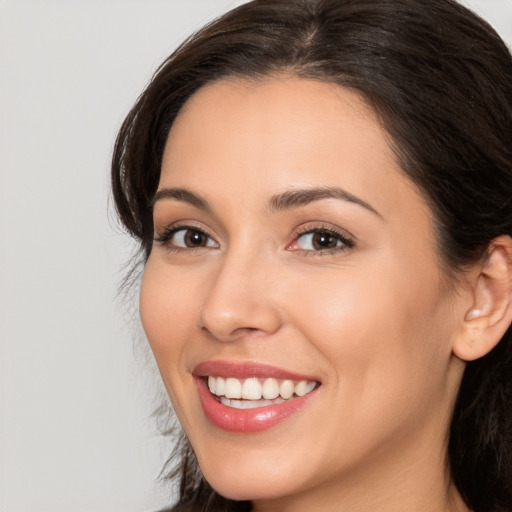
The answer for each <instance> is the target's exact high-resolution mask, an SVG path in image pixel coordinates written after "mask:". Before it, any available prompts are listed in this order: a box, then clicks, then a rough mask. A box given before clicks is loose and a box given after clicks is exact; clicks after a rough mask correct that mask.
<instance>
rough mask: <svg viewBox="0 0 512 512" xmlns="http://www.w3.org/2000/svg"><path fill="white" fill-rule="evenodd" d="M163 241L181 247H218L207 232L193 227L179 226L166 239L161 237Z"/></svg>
mask: <svg viewBox="0 0 512 512" xmlns="http://www.w3.org/2000/svg"><path fill="white" fill-rule="evenodd" d="M161 241H162V242H165V243H167V244H169V245H170V246H174V247H176V248H179V249H197V248H200V247H218V245H217V243H216V242H215V241H214V240H212V238H210V237H209V236H208V235H207V234H206V233H204V232H203V231H201V230H199V229H193V228H178V229H176V230H174V231H172V232H171V233H169V235H168V236H166V237H165V238H164V239H161Z"/></svg>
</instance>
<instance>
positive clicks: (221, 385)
mask: <svg viewBox="0 0 512 512" xmlns="http://www.w3.org/2000/svg"><path fill="white" fill-rule="evenodd" d="M225 392H226V381H225V380H224V379H223V378H222V377H217V378H216V379H215V392H214V393H215V394H216V395H217V396H222V395H223V394H224V393H225Z"/></svg>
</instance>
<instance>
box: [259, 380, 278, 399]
mask: <svg viewBox="0 0 512 512" xmlns="http://www.w3.org/2000/svg"><path fill="white" fill-rule="evenodd" d="M262 391H263V397H264V398H266V399H267V400H272V399H274V398H277V397H278V396H279V384H278V383H277V380H276V379H265V382H264V383H263V387H262Z"/></svg>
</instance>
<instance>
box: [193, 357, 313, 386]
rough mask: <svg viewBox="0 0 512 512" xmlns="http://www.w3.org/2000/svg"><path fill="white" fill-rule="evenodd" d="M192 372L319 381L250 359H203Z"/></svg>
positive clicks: (236, 376)
mask: <svg viewBox="0 0 512 512" xmlns="http://www.w3.org/2000/svg"><path fill="white" fill-rule="evenodd" d="M192 373H193V374H194V375H195V376H196V377H208V376H210V375H211V376H214V377H225V378H227V377H235V378H238V379H248V378H251V377H256V378H271V377H272V378H274V379H290V380H307V381H319V379H317V378H316V377H313V376H311V375H303V374H300V373H296V372H292V371H289V370H286V369H284V368H278V367H276V366H272V365H268V364H262V363H256V362H252V361H224V360H212V361H203V362H201V363H199V364H197V365H196V366H195V367H194V369H193V371H192Z"/></svg>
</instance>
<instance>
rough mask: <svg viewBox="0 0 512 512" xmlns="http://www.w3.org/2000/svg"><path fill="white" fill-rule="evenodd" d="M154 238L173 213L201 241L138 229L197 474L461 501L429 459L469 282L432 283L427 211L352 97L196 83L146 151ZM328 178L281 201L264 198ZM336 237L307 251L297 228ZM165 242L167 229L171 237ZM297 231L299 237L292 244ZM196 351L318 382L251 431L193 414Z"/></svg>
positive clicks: (315, 506) (255, 493) (314, 86)
mask: <svg viewBox="0 0 512 512" xmlns="http://www.w3.org/2000/svg"><path fill="white" fill-rule="evenodd" d="M176 187H178V188H185V189H187V190H189V191H191V192H193V193H194V194H196V195H198V196H200V197H201V198H203V199H204V200H205V201H206V202H207V203H208V204H209V206H210V210H209V211H208V210H205V209H203V208H199V207H197V206H194V205H193V204H190V203H189V202H187V201H184V200H179V199H173V198H163V199H160V200H158V201H156V204H155V208H154V220H155V234H156V236H157V237H158V236H161V235H162V234H163V233H164V232H165V230H166V228H169V227H171V228H172V227H173V226H175V225H176V224H179V225H180V226H181V225H186V226H192V227H193V228H198V229H200V230H201V231H204V232H205V233H207V234H208V235H209V237H211V241H209V242H208V244H207V245H206V246H205V247H200V248H192V249H188V248H181V249H180V248H174V249H173V247H172V240H171V241H168V242H166V243H161V242H155V245H154V248H153V251H152V253H151V255H150V257H149V260H148V262H147V266H146V269H145V273H144V277H143V283H142V290H141V297H140V310H141V318H142V322H143V326H144V329H145V332H146V334H147V337H148V340H149V342H150V344H151V348H152V350H153V352H154V355H155V358H156V361H157V363H158V366H159V369H160V372H161V374H162V377H163V380H164V383H165V386H166V388H167V391H168V393H169V395H170V398H171V401H172V404H173V406H174V408H175V410H176V413H177V415H178V417H179V420H180V422H181V423H182V425H183V428H184V429H185V431H186V433H187V435H188V436H189V439H190V441H191V443H192V446H193V448H194V450H195V452H196V454H197V457H198V460H199V463H200V466H201V469H202V471H203V473H204V475H205V477H206V478H207V479H208V481H209V482H210V483H211V485H212V486H213V487H214V488H215V489H216V490H217V491H218V492H220V493H221V494H223V495H224V496H227V497H229V498H233V499H250V500H253V503H254V510H258V511H259V510H261V511H263V510H265V511H277V510H279V511H285V512H286V511H293V512H301V511H309V512H310V511H312V510H321V511H323V512H326V511H330V510H333V511H334V510H350V511H351V512H362V511H377V510H378V511H379V512H383V511H388V510H389V511H393V512H397V511H408V512H410V511H413V510H414V511H421V512H428V511H432V512H439V511H442V510H467V509H466V508H465V507H464V505H463V504H462V503H461V500H460V497H459V496H458V494H457V492H456V491H455V490H454V488H453V486H452V485H451V483H450V478H449V473H448V469H447V466H446V463H445V460H446V459H445V452H446V439H447V430H448V425H449V420H450V414H451V410H452V407H453V403H454V400H455V395H456V391H457V389H458V386H459V383H460V379H461V376H462V372H463V368H464V365H463V363H462V362H461V361H460V360H459V359H457V358H456V357H454V356H453V354H452V344H453V343H454V340H455V339H456V338H457V336H458V333H459V331H460V329H459V324H460V320H461V318H463V317H464V314H465V312H466V311H468V310H469V309H470V307H471V297H470V296H469V294H467V293H464V292H463V291H462V292H461V291H460V290H459V291H457V292H455V291H454V287H450V286H446V281H447V279H448V278H447V277H445V276H444V275H443V273H442V271H441V265H440V264H439V256H438V250H437V246H436V242H435V239H434V234H433V227H432V213H431V211H430V210H429V208H428V207H427V205H426V202H425V201H424V199H423V198H422V196H421V195H420V194H419V193H418V191H417V190H416V188H415V187H414V186H413V185H412V184H411V182H410V181H409V180H408V179H407V178H406V177H405V176H404V175H403V173H401V171H400V169H399V166H398V164H397V163H396V161H395V158H394V155H393V152H392V150H391V149H390V147H389V144H388V140H387V138H386V134H385V132H384V130H383V129H382V128H381V126H380V125H379V123H378V121H377V120H376V118H375V116H374V115H373V113H372V111H371V110H370V109H369V108H368V107H367V106H366V105H365V103H364V102H363V101H362V100H361V99H360V98H359V97H358V96H357V95H356V94H355V93H353V92H350V91H348V90H345V89H342V88H340V87H338V86H336V85H332V84H326V83H320V82H317V81H310V80H304V79H298V78H293V77H289V76H279V77H274V78H268V79H265V80H261V81H257V82H256V81H254V82H245V81H240V80H239V81H235V80H231V81H223V82H219V83H215V84H213V85H209V86H206V87H204V88H203V89H201V90H200V91H199V92H198V93H196V94H195V95H194V96H193V97H192V98H191V99H190V100H189V102H188V103H187V104H186V106H185V107H184V109H183V110H182V111H181V113H180V115H179V116H178V118H177V120H176V122H175V124H174V125H173V128H172V130H171V132H170V135H169V139H168V142H167V145H166V148H165V154H164V159H163V165H162V175H161V180H160V184H159V189H160V190H162V189H165V188H176ZM325 187H338V188H342V189H343V190H345V191H347V192H349V193H350V194H352V195H353V196H355V197H357V198H358V199H360V200H362V201H364V202H365V203H367V204H368V205H369V206H371V208H372V209H374V210H375V211H371V209H370V208H369V207H368V208H367V207H364V206H362V205H360V204H357V203H354V202H352V201H347V200H343V199H338V198H324V199H320V200H316V201H313V202H311V203H309V204H305V205H301V206H298V207H291V208H288V209H282V210H277V211H276V210H275V209H274V210H272V209H271V208H269V200H270V198H271V197H272V196H274V195H276V194H280V193H283V192H286V191H290V190H295V189H310V188H325ZM324 228H329V229H334V230H335V231H337V232H339V233H341V234H343V235H344V236H346V237H348V238H350V239H351V240H352V241H353V246H352V247H348V246H343V245H341V246H340V247H338V248H337V249H336V250H334V251H329V250H315V248H314V247H313V246H311V244H309V245H308V239H307V238H306V237H305V236H304V235H302V236H301V237H300V238H298V235H297V232H298V231H301V230H302V231H311V230H314V229H316V230H321V229H324ZM174 241H176V237H175V240H174ZM299 241H300V245H299V243H298V242H299ZM208 360H228V361H236V362H239V361H244V362H245V361H250V362H256V363H262V364H270V365H273V366H277V367H280V368H284V369H287V370H289V371H292V372H296V373H300V374H305V375H310V376H314V377H315V378H316V379H317V380H318V381H320V382H321V386H320V388H319V389H318V390H317V391H316V392H315V393H316V394H315V396H314V397H313V398H312V399H311V400H310V401H309V402H308V404H307V406H305V407H304V408H303V409H301V410H300V411H299V412H298V413H296V414H295V415H293V416H291V417H290V418H288V419H286V420H285V421H284V422H282V423H280V424H278V425H276V426H274V427H273V428H271V429H268V430H264V431H261V432H256V433H250V434H243V433H238V432H235V433H233V432H226V431H223V430H221V429H219V428H217V427H216V426H214V425H213V424H212V423H211V422H210V421H208V419H207V418H206V417H205V414H204V412H203V410H202V407H201V405H200V402H199V398H198V393H197V388H196V385H195V382H194V379H193V376H192V371H193V369H194V367H195V366H196V365H197V364H198V363H200V362H202V361H208Z"/></svg>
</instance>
